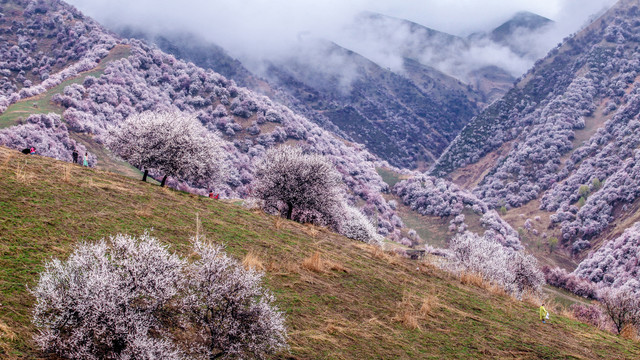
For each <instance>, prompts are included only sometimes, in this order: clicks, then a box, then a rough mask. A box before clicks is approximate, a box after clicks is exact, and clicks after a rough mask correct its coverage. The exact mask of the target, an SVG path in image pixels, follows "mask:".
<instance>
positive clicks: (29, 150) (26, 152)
mask: <svg viewBox="0 0 640 360" xmlns="http://www.w3.org/2000/svg"><path fill="white" fill-rule="evenodd" d="M22 153H23V154H25V155H29V154H31V149H29V148H26V149H22Z"/></svg>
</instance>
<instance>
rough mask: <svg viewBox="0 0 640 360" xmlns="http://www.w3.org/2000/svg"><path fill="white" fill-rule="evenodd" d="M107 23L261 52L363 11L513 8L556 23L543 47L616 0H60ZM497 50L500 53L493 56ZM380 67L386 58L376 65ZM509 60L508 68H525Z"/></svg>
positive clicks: (472, 23)
mask: <svg viewBox="0 0 640 360" xmlns="http://www.w3.org/2000/svg"><path fill="white" fill-rule="evenodd" d="M67 1H68V2H69V3H71V4H73V5H75V6H76V7H77V8H78V9H80V10H81V11H83V12H84V13H85V14H87V15H89V16H91V17H93V18H94V19H96V20H97V21H99V22H101V23H103V24H104V25H106V26H108V27H112V28H114V27H117V26H119V25H138V26H140V27H142V28H144V29H146V30H147V31H152V32H153V31H159V30H160V29H162V30H167V29H169V30H187V31H191V32H195V33H197V34H199V35H201V36H202V37H204V38H206V39H208V40H210V41H213V42H215V43H217V44H219V45H221V46H222V47H223V48H225V49H226V50H227V51H229V52H230V54H231V55H232V56H234V57H237V58H240V59H242V60H245V61H246V60H247V59H249V58H254V59H255V58H268V57H270V56H273V54H278V53H284V52H286V51H288V50H289V49H290V47H291V45H292V44H295V43H296V42H297V41H298V40H299V39H300V38H301V37H304V36H311V37H315V38H323V39H328V40H331V41H334V42H336V43H338V44H345V43H347V44H348V43H349V41H348V40H349V39H344V37H345V36H346V35H345V32H344V27H345V26H346V25H347V24H349V23H350V22H351V21H352V19H353V17H354V16H355V15H356V14H358V13H360V12H362V11H373V12H379V13H382V14H385V15H389V16H393V17H398V18H403V19H407V20H411V21H414V22H417V23H419V24H422V25H424V26H427V27H430V28H433V29H436V30H440V31H444V32H448V33H450V34H454V35H463V36H464V35H468V34H471V33H473V32H478V31H490V30H491V29H493V28H495V27H497V26H499V25H500V24H501V23H503V22H504V21H506V20H508V19H509V18H510V17H511V16H512V15H513V14H514V13H516V12H518V11H524V10H526V11H531V12H534V13H536V14H539V15H542V16H545V17H548V18H550V19H552V20H554V21H556V23H557V26H556V28H555V30H554V32H553V33H552V34H551V33H550V34H546V35H545V36H544V39H538V40H541V41H538V42H541V43H542V44H536V46H541V47H548V49H541V50H540V53H541V54H542V55H544V54H545V53H546V51H548V50H550V49H551V47H553V45H555V44H556V43H557V42H558V41H560V40H561V39H562V38H564V37H565V36H567V35H569V34H571V33H573V32H575V31H577V30H578V29H579V28H580V27H581V26H583V25H584V24H585V23H586V21H587V20H588V19H589V18H590V17H591V16H592V15H593V14H595V13H599V12H602V11H603V10H604V9H605V8H607V7H610V6H611V5H613V4H614V3H615V1H616V0H224V1H222V0H67ZM498 56H499V55H498ZM381 65H385V66H387V65H388V64H381ZM528 66H529V65H528V63H526V64H515V63H514V69H516V70H514V72H518V71H521V70H526V68H527V67H528Z"/></svg>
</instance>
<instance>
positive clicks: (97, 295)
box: [32, 234, 183, 360]
mask: <svg viewBox="0 0 640 360" xmlns="http://www.w3.org/2000/svg"><path fill="white" fill-rule="evenodd" d="M182 267H183V261H182V260H181V259H180V258H179V257H177V256H176V255H172V254H170V253H169V252H168V250H167V248H166V247H165V246H163V245H161V244H160V243H159V242H158V241H157V240H155V239H153V238H151V237H150V236H149V235H148V234H145V235H142V236H141V237H140V239H139V240H136V239H134V238H132V237H129V236H125V235H117V236H115V237H112V238H111V239H110V241H109V242H107V241H104V240H102V241H99V242H97V243H95V244H81V245H79V246H78V247H77V248H76V249H75V250H74V252H73V253H72V254H71V256H70V257H69V259H68V260H67V261H64V262H63V261H60V260H58V259H54V260H52V261H51V262H49V263H47V264H45V270H44V271H43V272H42V273H41V274H40V279H39V281H38V284H37V285H36V287H35V289H33V290H32V293H33V295H34V296H35V298H36V304H35V309H34V310H33V323H34V324H35V325H36V327H38V329H39V332H38V334H37V335H36V336H35V340H36V342H37V343H38V344H39V345H40V346H41V348H42V349H43V350H44V351H46V352H52V353H55V354H57V355H59V356H62V357H66V358H70V359H96V360H97V359H120V358H127V357H124V356H125V355H127V354H128V356H131V355H135V354H144V353H147V354H153V353H157V354H162V356H161V357H159V358H161V359H178V358H180V356H179V352H178V351H177V350H176V349H175V348H174V347H173V346H172V345H171V344H170V342H169V341H168V340H166V339H164V338H163V337H162V336H159V337H158V336H152V333H154V334H162V333H163V332H164V329H163V328H164V327H163V318H164V316H165V312H166V311H167V306H168V305H169V304H170V302H171V301H172V299H173V298H174V297H175V296H176V295H177V293H178V289H179V287H178V283H179V282H180V279H181V269H182ZM133 358H149V359H150V357H148V356H147V357H145V356H133Z"/></svg>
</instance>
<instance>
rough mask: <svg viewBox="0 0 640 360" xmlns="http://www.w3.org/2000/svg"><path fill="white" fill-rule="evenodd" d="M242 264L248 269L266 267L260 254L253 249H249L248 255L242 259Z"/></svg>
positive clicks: (262, 268)
mask: <svg viewBox="0 0 640 360" xmlns="http://www.w3.org/2000/svg"><path fill="white" fill-rule="evenodd" d="M242 266H244V268H245V269H246V270H249V269H254V270H260V271H264V269H265V267H264V264H263V263H262V260H260V257H258V255H257V254H256V253H254V252H253V251H249V252H248V253H247V255H245V256H244V258H243V259H242Z"/></svg>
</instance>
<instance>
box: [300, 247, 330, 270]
mask: <svg viewBox="0 0 640 360" xmlns="http://www.w3.org/2000/svg"><path fill="white" fill-rule="evenodd" d="M302 268H304V269H307V270H310V271H313V272H317V273H322V272H324V270H325V261H324V260H322V257H321V256H320V253H319V252H318V251H316V252H314V253H313V255H311V256H309V257H308V258H305V259H304V260H302Z"/></svg>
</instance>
